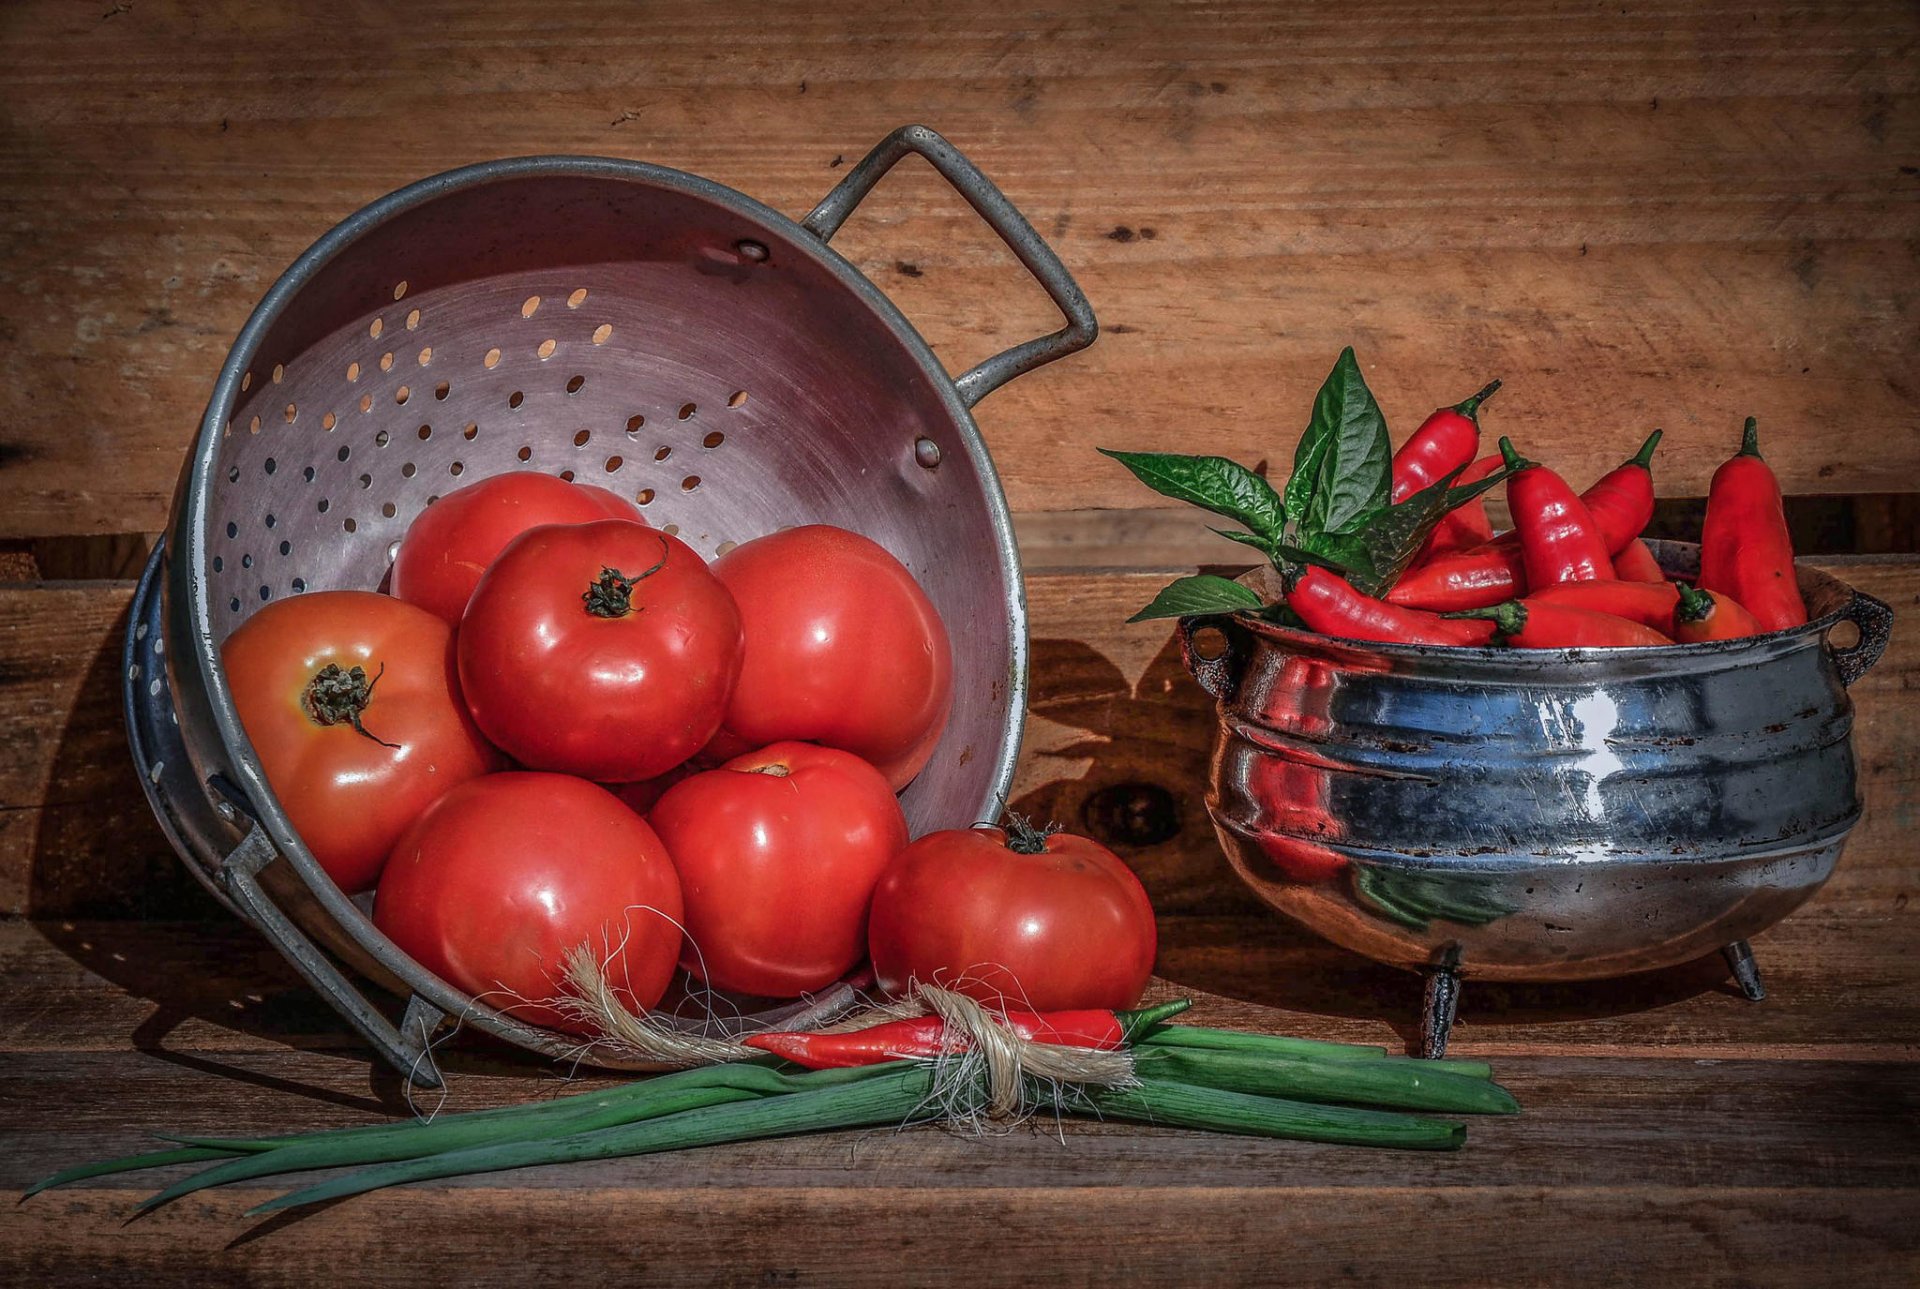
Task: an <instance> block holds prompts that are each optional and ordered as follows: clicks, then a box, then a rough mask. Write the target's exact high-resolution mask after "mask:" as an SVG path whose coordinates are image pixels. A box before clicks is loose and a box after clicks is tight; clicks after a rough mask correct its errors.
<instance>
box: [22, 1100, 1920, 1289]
mask: <svg viewBox="0 0 1920 1289" xmlns="http://www.w3.org/2000/svg"><path fill="white" fill-rule="evenodd" d="M926 1139H927V1134H912V1135H910V1136H909V1137H907V1138H905V1139H903V1140H904V1141H905V1143H906V1144H907V1146H908V1147H909V1148H917V1147H919V1146H920V1145H921V1144H922V1143H923V1142H924V1141H925V1140H926ZM998 1144H1000V1143H998V1142H993V1143H986V1144H985V1146H984V1147H983V1149H990V1148H992V1147H994V1146H997V1145H998ZM1073 1144H1075V1145H1077V1144H1079V1143H1078V1142H1077V1141H1076V1142H1074V1143H1073ZM1143 1144H1144V1141H1143ZM1161 1144H1162V1148H1163V1149H1165V1148H1174V1149H1184V1148H1187V1147H1189V1146H1190V1145H1191V1143H1190V1142H1188V1141H1186V1140H1179V1139H1169V1140H1168V1141H1166V1142H1164V1143H1161ZM1047 1145H1048V1146H1049V1148H1051V1149H1055V1150H1058V1149H1060V1147H1058V1146H1057V1145H1056V1144H1054V1143H1047ZM1138 1149H1139V1148H1138V1147H1136V1150H1135V1151H1134V1152H1131V1153H1133V1154H1137V1153H1138ZM837 1153H838V1154H840V1155H841V1156H842V1157H843V1158H844V1157H846V1156H847V1154H848V1152H847V1150H846V1148H845V1146H844V1145H840V1146H839V1148H838V1151H837ZM856 1158H857V1159H860V1160H864V1158H865V1155H864V1153H862V1154H860V1155H857V1156H856ZM1130 1162H1131V1158H1130V1157H1122V1158H1121V1159H1119V1160H1109V1163H1110V1164H1113V1165H1115V1166H1117V1167H1125V1166H1127V1164H1129V1163H1130ZM1218 1175H1219V1177H1220V1178H1221V1179H1222V1180H1221V1181H1220V1183H1219V1184H1216V1185H1214V1186H1210V1187H1191V1188H1187V1187H1178V1188H1161V1187H1151V1186H1135V1185H1104V1184H1102V1185H1090V1186H1083V1187H1058V1188H1048V1189H1033V1190H1024V1189H1020V1188H1016V1187H1007V1186H984V1187H978V1188H974V1187H925V1188H921V1187H916V1188H914V1189H910V1190H905V1191H902V1192H899V1193H895V1194H890V1195H888V1196H886V1198H885V1201H884V1205H885V1207H884V1218H882V1217H880V1216H879V1214H878V1213H877V1211H876V1204H875V1199H874V1197H873V1196H872V1194H871V1193H870V1192H869V1191H867V1190H865V1189H859V1190H851V1191H849V1190H841V1189H835V1188H817V1189H802V1188H797V1187H796V1188H791V1189H783V1188H776V1187H771V1186H768V1185H766V1184H764V1183H763V1182H761V1181H759V1179H757V1178H754V1179H751V1180H745V1181H743V1182H742V1184H740V1185H737V1186H731V1187H727V1188H725V1189H717V1188H709V1187H694V1186H682V1185H679V1184H677V1183H676V1182H674V1181H672V1180H667V1179H663V1180H662V1182H661V1184H660V1185H658V1186H656V1187H648V1188H640V1187H610V1188H606V1189H600V1190H566V1191H558V1192H554V1191H528V1190H525V1189H521V1188H519V1187H516V1186H511V1185H508V1184H505V1183H501V1182H496V1183H495V1184H494V1185H492V1186H488V1187H485V1188H471V1189H468V1188H462V1189H458V1190H452V1189H447V1190H442V1189H418V1190H405V1191H400V1192H396V1193H393V1194H391V1195H389V1196H387V1197H384V1198H382V1199H380V1200H377V1201H371V1202H369V1201H366V1200H364V1199H363V1200H362V1201H360V1202H359V1203H357V1204H354V1203H349V1204H344V1205H340V1206H337V1207H335V1208H330V1209H323V1210H321V1211H320V1212H318V1213H315V1214H312V1215H310V1216H307V1217H302V1218H298V1219H295V1220H292V1221H278V1222H275V1221H266V1222H262V1221H260V1220H258V1219H247V1218H245V1217H243V1216H242V1214H243V1213H244V1212H245V1210H246V1209H247V1207H248V1206H249V1205H250V1204H254V1203H258V1202H260V1201H261V1200H264V1199H266V1198H268V1193H267V1192H265V1191H260V1190H255V1189H251V1188H249V1189H243V1190H236V1191H235V1192H234V1193H233V1194H230V1195H229V1194H220V1195H217V1196H215V1197H213V1198H210V1199H201V1198H199V1197H194V1198H191V1199H189V1200H187V1201H184V1202H182V1203H180V1204H177V1205H174V1206H172V1207H171V1208H169V1209H165V1210H162V1211H161V1212H160V1213H158V1214H156V1215H154V1216H151V1217H148V1218H143V1219H141V1220H140V1221H138V1222H134V1223H131V1224H129V1223H127V1222H126V1221H125V1216H126V1212H127V1209H128V1207H129V1204H130V1200H129V1198H128V1196H127V1194H126V1192H124V1191H103V1190H80V1191H75V1192H73V1193H71V1194H69V1195H66V1196H62V1197H55V1198H52V1199H48V1200H35V1201H30V1202H29V1203H28V1204H26V1205H24V1206H22V1207H20V1208H18V1209H13V1208H9V1210H8V1211H7V1212H6V1213H5V1214H4V1215H0V1252H4V1253H5V1255H6V1256H7V1257H8V1259H9V1262H10V1264H11V1265H13V1266H15V1267H17V1268H19V1270H20V1273H21V1274H22V1276H23V1278H26V1279H28V1280H29V1281H31V1282H33V1283H40V1284H53V1283H83V1282H86V1281H87V1280H88V1279H89V1278H92V1277H102V1278H104V1277H107V1276H112V1277H114V1278H115V1279H125V1278H127V1277H129V1276H131V1277H132V1278H133V1279H134V1281H135V1282H137V1283H139V1284H142V1285H156V1286H158V1285H175V1284H180V1285H193V1286H201V1285H205V1284H207V1283H209V1282H210V1281H211V1282H214V1283H219V1282H221V1281H225V1280H231V1281H233V1282H236V1283H245V1284H249V1285H259V1286H290V1285H305V1284H311V1283H313V1281H314V1279H315V1277H316V1269H318V1268H332V1267H351V1268H352V1269H353V1271H352V1274H353V1282H354V1283H355V1284H359V1285H368V1286H386V1285H391V1286H398V1287H401V1289H414V1287H415V1286H421V1285H442V1284H448V1285H462V1286H466V1285H476V1286H478V1285H511V1286H520V1285H525V1284H528V1283H530V1282H536V1281H539V1280H545V1279H549V1278H550V1279H552V1280H555V1281H560V1280H564V1281H567V1282H575V1281H577V1280H578V1279H580V1278H582V1277H585V1278H588V1279H593V1278H600V1279H604V1280H607V1281H617V1282H618V1283H620V1284H626V1285H640V1286H656V1285H657V1286H678V1285H687V1284H702V1285H716V1286H749V1285H767V1284H780V1285H787V1284H791V1285H834V1286H840V1285H845V1286H876V1287H882V1286H893V1285H898V1284H902V1283H945V1282H948V1281H955V1282H957V1281H960V1280H964V1281H965V1283H967V1284H969V1285H981V1286H999V1285H1031V1284H1035V1283H1044V1284H1048V1285H1060V1286H1074V1287H1080V1286H1086V1287H1098V1286H1109V1285H1114V1284H1132V1283H1138V1284H1179V1285H1216V1284H1217V1285H1243V1284H1263V1283H1265V1284H1275V1283H1306V1284H1335V1283H1338V1284H1365V1285H1404V1284H1421V1285H1438V1286H1451V1285H1460V1286H1484V1285H1488V1284H1510V1285H1541V1284H1552V1285H1622V1284H1659V1285H1663V1286H1668V1285H1671V1286H1678V1287H1682V1289H1684V1287H1686V1286H1695V1285H1699V1286H1709V1285H1713V1286H1717V1285H1725V1284H1729V1283H1738V1284H1742V1285H1755V1286H1782V1287H1783V1289H1788V1287H1790V1289H1800V1287H1801V1286H1808V1285H1846V1284H1858V1283H1860V1282H1861V1280H1862V1278H1867V1279H1869V1280H1871V1281H1877V1282H1880V1283H1895V1284H1897V1283H1903V1282H1910V1281H1911V1280H1912V1278H1913V1277H1914V1275H1915V1274H1916V1271H1917V1270H1920V1252H1917V1251H1916V1243H1915V1235H1914V1232H1915V1230H1916V1228H1915V1226H1914V1224H1913V1223H1912V1221H1911V1218H1912V1210H1913V1204H1914V1202H1915V1193H1914V1192H1913V1191H1912V1190H1911V1189H1895V1190H1878V1189H1861V1190H1852V1191H1848V1192H1846V1193H1845V1195H1844V1197H1837V1196H1835V1195H1834V1194H1832V1193H1831V1192H1821V1191H1814V1190H1805V1189H1796V1188H1773V1187H1769V1188H1745V1189H1742V1188H1729V1187H1718V1186H1703V1187H1697V1188H1685V1189H1670V1188H1658V1187H1637V1188H1633V1189H1631V1190H1625V1189H1608V1188H1586V1187H1564V1188H1561V1187H1529V1186H1513V1187H1507V1186H1499V1185H1495V1186H1488V1187H1485V1188H1481V1189H1477V1190H1465V1189H1459V1190H1448V1191H1443V1192H1435V1191H1432V1190H1429V1189H1427V1188H1426V1187H1424V1186H1422V1185H1419V1184H1411V1185H1401V1186H1391V1187H1381V1188H1370V1187H1348V1186H1339V1185H1336V1186H1332V1187H1328V1188H1324V1189H1308V1188H1285V1189H1276V1190H1268V1189H1262V1188H1258V1187H1249V1186H1241V1185H1238V1184H1235V1183H1233V1182H1231V1181H1228V1180H1225V1179H1227V1178H1231V1177H1232V1176H1233V1173H1232V1171H1231V1167H1230V1166H1222V1167H1221V1168H1220V1171H1219V1174H1218ZM376 1204H377V1205H378V1206H379V1207H378V1208H377V1209H376V1208H375V1205H376ZM582 1223H586V1224H589V1225H590V1228H591V1229H592V1230H593V1232H594V1235H593V1237H592V1240H591V1244H590V1246H589V1247H588V1248H587V1249H585V1250H584V1251H583V1249H582V1244H581V1236H580V1232H579V1226H580V1224H582ZM1596 1232H1605V1233H1612V1234H1615V1235H1616V1236H1617V1237H1618V1238H1614V1239H1599V1240H1597V1241H1596V1239H1594V1238H1588V1235H1590V1233H1596ZM1581 1233H1588V1235H1583V1234H1581ZM530 1277H532V1278H534V1279H533V1280H530Z"/></svg>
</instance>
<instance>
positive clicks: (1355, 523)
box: [1287, 346, 1393, 534]
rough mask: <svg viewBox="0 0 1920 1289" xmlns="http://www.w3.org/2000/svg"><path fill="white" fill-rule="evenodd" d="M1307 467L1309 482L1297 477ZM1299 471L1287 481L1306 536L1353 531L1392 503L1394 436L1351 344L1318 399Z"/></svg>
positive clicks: (1292, 511) (1292, 512)
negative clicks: (1309, 474) (1391, 434)
mask: <svg viewBox="0 0 1920 1289" xmlns="http://www.w3.org/2000/svg"><path fill="white" fill-rule="evenodd" d="M1303 468H1311V470H1312V478H1311V483H1310V484H1308V483H1305V482H1301V481H1299V480H1298V479H1297V476H1298V475H1299V473H1300V472H1301V470H1302V469H1303ZM1294 472H1295V476H1296V478H1289V479H1288V480H1287V492H1288V496H1289V500H1290V501H1296V502H1297V501H1301V500H1302V499H1304V504H1303V505H1301V506H1299V507H1298V508H1294V507H1291V506H1290V508H1289V511H1288V513H1289V514H1290V515H1291V516H1292V518H1293V520H1294V522H1295V524H1296V525H1297V526H1298V528H1299V530H1300V532H1301V533H1303V534H1315V533H1350V532H1353V531H1355V530H1356V529H1357V528H1359V526H1360V525H1361V524H1362V523H1364V522H1366V520H1367V519H1368V517H1369V516H1371V515H1372V514H1373V513H1374V512H1376V511H1378V510H1381V509H1383V508H1384V507H1385V506H1386V504H1387V499H1388V497H1389V495H1390V494H1391V493H1392V490H1393V440H1392V439H1391V438H1389V437H1388V435H1387V419H1386V417H1385V416H1383V415H1381V413H1380V404H1379V403H1378V402H1376V401H1375V400H1374V397H1373V391H1372V390H1370V389H1368V388H1367V382H1366V378H1365V377H1364V376H1362V375H1361V374H1360V364H1359V362H1358V361H1357V360H1356V359H1355V358H1354V356H1353V347H1352V346H1348V347H1347V348H1345V349H1343V350H1341V351H1340V357H1339V359H1338V360H1337V361H1336V362H1335V363H1334V364H1333V370H1332V371H1331V372H1329V373H1327V379H1326V380H1325V381H1324V382H1322V383H1321V386H1320V392H1319V393H1318V394H1317V395H1315V397H1314V400H1313V418H1312V419H1311V420H1310V421H1308V423H1307V429H1306V433H1305V434H1303V435H1302V436H1301V440H1300V449H1299V450H1298V451H1296V452H1295V454H1294ZM1296 483H1300V486H1299V487H1296Z"/></svg>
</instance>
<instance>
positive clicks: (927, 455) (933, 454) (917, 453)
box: [913, 435, 940, 470]
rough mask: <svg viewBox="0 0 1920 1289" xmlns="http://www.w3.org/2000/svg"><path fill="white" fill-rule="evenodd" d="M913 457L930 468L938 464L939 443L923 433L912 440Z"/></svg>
mask: <svg viewBox="0 0 1920 1289" xmlns="http://www.w3.org/2000/svg"><path fill="white" fill-rule="evenodd" d="M913 459H914V460H915V461H918V462H919V463H920V464H921V465H923V466H925V467H926V468H927V469H929V470H931V469H933V468H934V467H936V466H938V465H939V464H940V445H939V444H938V443H935V442H934V441H933V440H932V439H930V438H927V437H926V436H925V435H922V436H920V437H919V438H917V439H915V440H914V441H913Z"/></svg>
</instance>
